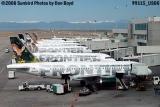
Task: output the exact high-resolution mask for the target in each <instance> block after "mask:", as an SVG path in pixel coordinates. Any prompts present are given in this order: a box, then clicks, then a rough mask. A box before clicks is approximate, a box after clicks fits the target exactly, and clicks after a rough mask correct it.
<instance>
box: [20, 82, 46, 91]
mask: <svg viewBox="0 0 160 107" xmlns="http://www.w3.org/2000/svg"><path fill="white" fill-rule="evenodd" d="M44 89H46V87H45V84H38V83H37V84H32V83H28V82H24V83H23V84H22V85H19V86H18V90H19V91H29V90H44Z"/></svg>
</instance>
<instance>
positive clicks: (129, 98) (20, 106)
mask: <svg viewBox="0 0 160 107" xmlns="http://www.w3.org/2000/svg"><path fill="white" fill-rule="evenodd" d="M2 42H3V41H2ZM4 42H5V43H6V45H4V44H3V47H2V46H0V49H2V50H0V107H160V95H155V93H154V90H153V86H152V83H151V82H149V83H147V84H148V85H147V90H146V91H136V90H135V89H132V88H130V89H129V90H127V91H120V90H100V91H98V93H97V94H96V93H93V94H91V95H89V96H85V97H78V96H77V94H76V93H77V90H78V89H79V88H80V85H79V82H75V81H71V86H72V88H73V92H71V93H67V94H64V95H55V94H53V93H48V92H46V91H45V90H42V91H18V85H20V84H21V83H22V82H24V81H45V82H51V83H62V82H63V80H60V79H51V78H43V77H38V76H33V75H29V74H23V73H16V78H15V79H8V72H7V69H6V65H7V64H9V63H10V62H11V52H10V53H5V52H4V49H3V48H5V47H7V46H8V41H7V42H6V41H4ZM159 69H160V66H156V67H152V70H154V72H158V71H159ZM158 74H159V73H158Z"/></svg>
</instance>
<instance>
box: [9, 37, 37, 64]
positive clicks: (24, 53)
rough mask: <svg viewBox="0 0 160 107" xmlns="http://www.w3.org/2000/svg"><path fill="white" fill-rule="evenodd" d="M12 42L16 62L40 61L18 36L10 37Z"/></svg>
mask: <svg viewBox="0 0 160 107" xmlns="http://www.w3.org/2000/svg"><path fill="white" fill-rule="evenodd" d="M10 42H11V47H12V49H13V57H14V58H15V61H16V63H30V62H37V61H38V59H37V58H36V57H35V56H34V55H33V54H32V53H31V52H30V51H29V49H28V48H27V47H26V46H25V45H24V44H23V43H22V41H21V40H20V39H19V38H18V37H10Z"/></svg>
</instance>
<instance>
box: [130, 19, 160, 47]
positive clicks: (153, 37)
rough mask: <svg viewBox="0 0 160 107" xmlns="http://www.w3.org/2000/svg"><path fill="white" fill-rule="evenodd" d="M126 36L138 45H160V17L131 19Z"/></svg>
mask: <svg viewBox="0 0 160 107" xmlns="http://www.w3.org/2000/svg"><path fill="white" fill-rule="evenodd" d="M128 36H129V38H130V39H131V40H132V42H134V43H132V44H135V45H138V46H146V45H160V42H159V41H160V17H149V18H146V19H133V20H132V21H131V22H130V24H129V25H128Z"/></svg>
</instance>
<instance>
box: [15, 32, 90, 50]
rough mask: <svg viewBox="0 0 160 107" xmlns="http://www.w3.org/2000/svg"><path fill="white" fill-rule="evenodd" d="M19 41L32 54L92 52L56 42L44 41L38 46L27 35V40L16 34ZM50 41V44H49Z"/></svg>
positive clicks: (80, 47) (76, 45) (81, 47)
mask: <svg viewBox="0 0 160 107" xmlns="http://www.w3.org/2000/svg"><path fill="white" fill-rule="evenodd" d="M18 36H19V38H20V40H21V41H22V43H26V44H27V45H28V46H29V47H30V49H31V51H32V52H54V53H55V52H65V53H91V52H92V50H90V49H89V48H88V47H85V46H81V45H80V44H77V43H72V42H71V43H70V41H68V42H69V43H66V42H67V41H64V42H58V41H59V40H58V41H57V42H56V40H54V41H53V40H45V41H44V42H42V43H40V44H35V43H33V42H32V41H33V40H32V38H31V37H30V36H29V35H28V36H27V38H30V39H29V40H28V39H25V38H26V37H25V36H24V35H23V34H18ZM49 41H51V42H49Z"/></svg>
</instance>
